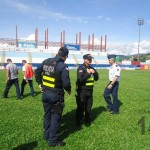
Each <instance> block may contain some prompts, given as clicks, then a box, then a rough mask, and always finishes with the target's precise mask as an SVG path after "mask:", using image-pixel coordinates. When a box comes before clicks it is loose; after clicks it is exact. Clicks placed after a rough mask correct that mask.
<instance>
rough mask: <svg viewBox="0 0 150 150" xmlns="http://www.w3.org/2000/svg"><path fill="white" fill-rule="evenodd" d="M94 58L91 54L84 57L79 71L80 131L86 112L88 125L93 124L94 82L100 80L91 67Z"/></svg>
mask: <svg viewBox="0 0 150 150" xmlns="http://www.w3.org/2000/svg"><path fill="white" fill-rule="evenodd" d="M92 58H93V57H92V56H91V54H86V55H84V56H83V59H84V63H83V64H82V65H81V66H79V67H78V69H77V81H76V85H77V89H76V91H77V95H76V103H77V109H76V125H77V128H78V129H79V130H80V129H82V127H81V120H82V118H83V115H84V112H85V119H86V123H88V124H91V108H92V104H93V87H94V81H97V80H98V79H99V76H98V73H97V71H96V70H95V69H94V68H93V67H91V63H92Z"/></svg>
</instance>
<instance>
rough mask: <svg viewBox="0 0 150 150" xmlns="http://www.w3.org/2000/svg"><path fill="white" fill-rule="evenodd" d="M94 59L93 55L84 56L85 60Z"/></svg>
mask: <svg viewBox="0 0 150 150" xmlns="http://www.w3.org/2000/svg"><path fill="white" fill-rule="evenodd" d="M92 58H93V57H92V55H91V54H85V55H84V56H83V59H88V60H91V59H92Z"/></svg>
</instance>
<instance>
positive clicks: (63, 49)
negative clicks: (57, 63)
mask: <svg viewBox="0 0 150 150" xmlns="http://www.w3.org/2000/svg"><path fill="white" fill-rule="evenodd" d="M68 54H69V50H68V49H67V48H66V47H61V48H60V49H59V51H58V55H59V56H61V57H65V56H68Z"/></svg>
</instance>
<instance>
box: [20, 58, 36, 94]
mask: <svg viewBox="0 0 150 150" xmlns="http://www.w3.org/2000/svg"><path fill="white" fill-rule="evenodd" d="M22 65H23V67H22V71H23V80H22V83H21V97H23V95H24V88H25V85H26V84H27V83H29V86H30V95H31V96H32V97H33V96H34V88H33V81H32V78H33V69H32V66H31V65H30V64H28V63H27V62H26V60H22Z"/></svg>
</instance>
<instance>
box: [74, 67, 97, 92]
mask: <svg viewBox="0 0 150 150" xmlns="http://www.w3.org/2000/svg"><path fill="white" fill-rule="evenodd" d="M87 68H88V69H93V70H95V69H94V68H93V67H91V66H89V67H87V66H86V65H85V64H82V65H81V66H79V67H78V69H77V82H76V85H77V89H78V90H79V91H80V90H93V87H91V86H90V87H87V86H85V83H86V80H87V79H88V78H90V77H91V74H89V73H88V72H87V70H86V69H87ZM93 77H94V81H97V80H98V79H99V75H98V72H97V71H96V70H95V73H94V74H93Z"/></svg>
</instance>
